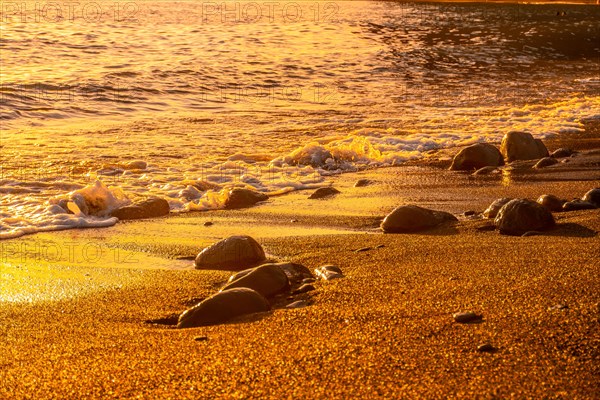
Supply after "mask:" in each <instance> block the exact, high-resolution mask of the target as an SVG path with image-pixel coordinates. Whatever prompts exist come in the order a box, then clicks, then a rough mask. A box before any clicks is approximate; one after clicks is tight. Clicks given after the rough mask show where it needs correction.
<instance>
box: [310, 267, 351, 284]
mask: <svg viewBox="0 0 600 400" xmlns="http://www.w3.org/2000/svg"><path fill="white" fill-rule="evenodd" d="M315 275H316V276H317V278H319V279H322V280H324V281H330V280H332V279H340V278H343V277H344V274H342V270H341V269H340V267H338V266H336V265H322V266H320V267H318V268H315Z"/></svg>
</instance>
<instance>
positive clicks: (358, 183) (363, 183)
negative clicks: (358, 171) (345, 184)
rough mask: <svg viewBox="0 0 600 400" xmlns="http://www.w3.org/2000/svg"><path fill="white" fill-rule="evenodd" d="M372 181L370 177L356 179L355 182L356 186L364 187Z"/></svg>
mask: <svg viewBox="0 0 600 400" xmlns="http://www.w3.org/2000/svg"><path fill="white" fill-rule="evenodd" d="M371 183H373V182H371V180H370V179H364V178H363V179H359V180H357V181H356V183H354V187H363V186H369V185H370V184H371Z"/></svg>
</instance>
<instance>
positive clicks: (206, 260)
mask: <svg viewBox="0 0 600 400" xmlns="http://www.w3.org/2000/svg"><path fill="white" fill-rule="evenodd" d="M265 259H266V257H265V252H264V250H263V249H262V247H261V246H260V244H258V242H257V241H256V240H254V239H252V238H251V237H250V236H230V237H228V238H227V239H223V240H221V241H219V242H217V243H215V244H213V245H212V246H209V247H207V248H205V249H204V250H202V251H201V252H200V253H199V254H198V256H196V269H224V270H228V271H240V270H243V269H245V268H248V267H250V266H253V265H256V264H258V263H260V262H262V261H265Z"/></svg>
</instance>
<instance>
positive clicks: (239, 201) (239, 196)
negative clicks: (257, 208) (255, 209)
mask: <svg viewBox="0 0 600 400" xmlns="http://www.w3.org/2000/svg"><path fill="white" fill-rule="evenodd" d="M268 199H269V196H267V195H266V194H264V193H260V192H256V191H254V190H250V189H240V188H235V189H231V190H230V191H229V193H228V194H227V199H226V200H225V209H227V210H234V209H238V208H246V207H251V206H253V205H255V204H256V203H259V202H261V201H265V200H268Z"/></svg>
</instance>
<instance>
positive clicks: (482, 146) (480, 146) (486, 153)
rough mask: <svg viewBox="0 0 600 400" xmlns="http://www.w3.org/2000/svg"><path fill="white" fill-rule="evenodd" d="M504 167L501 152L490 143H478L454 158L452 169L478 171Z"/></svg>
mask: <svg viewBox="0 0 600 400" xmlns="http://www.w3.org/2000/svg"><path fill="white" fill-rule="evenodd" d="M500 165H504V158H503V157H502V154H501V153H500V151H499V150H498V149H497V148H496V146H493V145H491V144H489V143H477V144H473V145H471V146H468V147H465V148H464V149H462V150H461V151H459V152H458V154H456V156H454V159H453V160H452V165H451V166H450V169H451V170H453V171H457V170H463V171H464V170H474V169H475V170H478V169H480V168H483V167H498V166H500Z"/></svg>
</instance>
